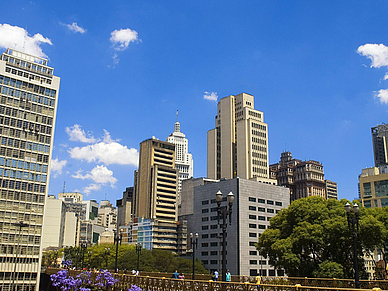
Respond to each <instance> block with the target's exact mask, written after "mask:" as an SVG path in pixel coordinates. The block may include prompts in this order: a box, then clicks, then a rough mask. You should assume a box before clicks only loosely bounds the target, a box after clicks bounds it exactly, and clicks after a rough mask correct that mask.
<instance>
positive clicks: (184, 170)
mask: <svg viewBox="0 0 388 291" xmlns="http://www.w3.org/2000/svg"><path fill="white" fill-rule="evenodd" d="M177 114H178V113H177ZM180 128H181V125H180V123H179V122H178V120H177V122H175V130H174V132H173V133H171V134H170V135H169V136H168V138H167V141H168V142H170V143H172V144H174V145H175V169H177V170H178V171H179V183H178V200H179V196H180V193H181V190H182V181H183V180H185V179H188V178H192V177H193V156H192V155H191V154H190V153H189V142H188V140H187V138H186V135H185V134H184V133H182V132H181V130H180Z"/></svg>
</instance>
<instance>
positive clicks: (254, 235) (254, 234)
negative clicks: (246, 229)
mask: <svg viewBox="0 0 388 291" xmlns="http://www.w3.org/2000/svg"><path fill="white" fill-rule="evenodd" d="M249 237H257V234H256V233H255V232H250V233H249Z"/></svg>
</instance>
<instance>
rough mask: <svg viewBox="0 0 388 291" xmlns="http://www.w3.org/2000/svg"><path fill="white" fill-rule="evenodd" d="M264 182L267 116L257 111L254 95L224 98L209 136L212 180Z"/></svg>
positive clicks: (208, 170) (266, 165) (266, 172)
mask: <svg viewBox="0 0 388 291" xmlns="http://www.w3.org/2000/svg"><path fill="white" fill-rule="evenodd" d="M237 176H238V177H240V178H244V179H251V178H262V180H265V181H268V178H269V169H268V128H267V124H266V123H264V114H263V112H261V111H258V110H255V109H254V98H253V96H252V95H249V94H246V93H241V94H239V95H236V96H233V95H230V96H227V97H224V98H222V99H221V100H220V101H219V102H218V105H217V115H216V118H215V128H214V129H212V130H209V131H208V134H207V177H208V178H209V179H221V178H226V179H231V178H234V177H237Z"/></svg>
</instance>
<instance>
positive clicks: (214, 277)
mask: <svg viewBox="0 0 388 291" xmlns="http://www.w3.org/2000/svg"><path fill="white" fill-rule="evenodd" d="M213 279H214V280H213V281H217V280H218V271H217V270H215V271H214V276H213Z"/></svg>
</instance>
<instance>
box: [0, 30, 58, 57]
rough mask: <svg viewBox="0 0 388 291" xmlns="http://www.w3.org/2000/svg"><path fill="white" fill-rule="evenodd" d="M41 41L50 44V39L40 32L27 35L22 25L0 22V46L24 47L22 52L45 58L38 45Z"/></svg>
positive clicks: (18, 48)
mask: <svg viewBox="0 0 388 291" xmlns="http://www.w3.org/2000/svg"><path fill="white" fill-rule="evenodd" d="M43 43H47V44H50V45H52V43H51V40H50V39H49V38H46V37H43V36H42V35H41V34H40V33H37V34H35V35H33V36H29V35H28V32H27V31H26V30H25V29H24V28H22V27H18V26H12V25H9V24H6V23H5V24H0V47H1V48H14V49H16V50H19V51H21V50H23V48H24V52H26V53H28V54H31V55H34V56H37V57H44V58H47V56H46V54H45V53H44V52H43V51H42V49H41V47H40V46H41V44H43Z"/></svg>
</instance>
